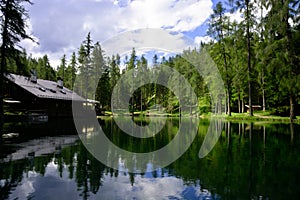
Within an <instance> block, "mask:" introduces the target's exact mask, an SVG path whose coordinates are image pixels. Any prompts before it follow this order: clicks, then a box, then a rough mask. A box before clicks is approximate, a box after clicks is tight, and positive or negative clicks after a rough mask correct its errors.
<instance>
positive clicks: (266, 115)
mask: <svg viewBox="0 0 300 200" xmlns="http://www.w3.org/2000/svg"><path fill="white" fill-rule="evenodd" d="M223 117H225V118H226V120H228V121H269V122H282V123H290V122H291V120H290V118H289V117H281V116H276V115H272V114H271V113H270V112H269V111H265V112H263V111H257V112H254V116H249V113H232V114H231V116H228V115H225V114H224V115H223ZM293 122H294V123H300V116H297V118H296V119H294V120H293Z"/></svg>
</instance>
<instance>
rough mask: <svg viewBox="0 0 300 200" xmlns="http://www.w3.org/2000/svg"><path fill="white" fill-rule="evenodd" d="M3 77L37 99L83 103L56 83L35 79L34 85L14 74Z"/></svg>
mask: <svg viewBox="0 0 300 200" xmlns="http://www.w3.org/2000/svg"><path fill="white" fill-rule="evenodd" d="M5 77H6V78H7V79H8V80H10V81H11V82H13V83H15V84H16V85H18V86H20V87H21V88H23V89H24V90H26V91H28V92H30V93H31V94H33V95H34V96H37V97H39V98H46V99H61V100H73V101H85V99H84V98H83V97H81V96H79V95H78V94H76V93H75V92H73V91H72V90H69V89H68V88H66V87H63V88H60V87H58V86H57V83H56V82H54V81H49V80H43V79H37V82H36V83H34V82H32V81H31V80H30V78H29V77H26V76H21V75H16V74H6V75H5Z"/></svg>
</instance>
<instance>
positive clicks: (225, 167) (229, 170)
mask: <svg viewBox="0 0 300 200" xmlns="http://www.w3.org/2000/svg"><path fill="white" fill-rule="evenodd" d="M101 123H102V124H103V126H102V127H103V129H104V131H105V133H106V134H107V137H109V139H110V140H111V141H114V142H115V143H116V144H119V145H120V146H122V148H126V149H129V150H134V151H137V152H143V151H151V150H153V149H154V148H159V147H161V146H163V145H165V144H167V143H168V141H170V140H171V139H172V138H173V137H174V135H173V134H172V133H173V131H174V130H177V129H178V121H177V119H172V120H168V121H167V123H166V126H165V127H164V128H163V130H162V132H161V133H159V134H157V135H156V136H155V137H154V138H152V139H150V140H148V141H144V140H142V141H140V140H135V138H132V137H128V136H127V135H124V134H122V132H121V131H120V130H119V129H118V128H117V127H116V125H115V124H114V122H113V121H112V120H111V119H106V120H104V121H101ZM44 126H45V127H47V128H48V131H47V130H44V131H45V132H49V127H50V126H51V124H50V125H49V124H47V125H44ZM41 127H42V126H41V125H39V127H37V126H33V125H28V129H26V128H23V132H22V130H21V129H19V130H18V133H19V134H20V136H19V137H20V138H21V139H20V138H2V140H1V150H2V149H6V150H5V151H1V163H0V199H15V198H19V199H145V198H146V199H147V198H148V199H149V198H152V199H297V198H298V197H299V195H300V192H299V191H300V180H299V178H298V177H299V175H300V167H299V166H300V157H299V153H300V146H299V143H300V140H299V139H300V138H299V134H298V133H299V130H300V127H299V125H295V124H294V125H290V124H263V123H229V122H228V123H225V126H224V128H223V131H222V134H221V136H220V139H219V141H218V142H217V144H216V146H215V147H214V149H213V151H212V152H210V153H209V154H208V155H207V156H206V157H205V158H203V159H199V157H198V153H199V149H200V147H201V145H202V142H203V140H204V138H205V136H206V132H207V130H208V127H209V121H207V120H201V122H200V128H199V133H198V135H197V136H196V138H195V140H194V142H193V144H192V145H191V147H190V148H189V149H188V151H187V152H186V153H185V154H184V155H183V156H182V157H181V158H180V159H178V160H177V161H176V162H174V163H172V164H171V165H169V166H168V167H165V168H156V167H155V164H154V163H152V162H151V160H148V162H147V164H146V165H145V166H144V167H145V168H146V170H145V171H146V172H145V173H142V174H139V173H137V174H132V173H128V172H126V170H122V171H125V172H121V171H119V170H115V169H111V168H108V167H106V166H104V165H103V164H101V163H100V162H99V161H98V160H96V159H95V158H94V157H93V156H92V155H91V154H90V153H89V152H88V151H87V150H86V148H85V147H84V145H83V144H82V143H81V142H80V141H79V140H78V138H77V136H76V135H72V134H70V132H71V131H73V130H72V128H71V129H69V130H54V129H53V128H52V129H51V130H53V132H55V133H56V134H53V135H52V136H50V135H49V134H47V133H45V135H42V136H40V135H39V136H37V134H35V137H34V138H30V137H29V138H27V139H26V136H28V134H30V133H34V132H33V131H42V130H43V129H42V128H41ZM54 127H55V126H54ZM83 129H84V130H85V131H86V133H92V132H94V131H95V130H94V129H93V127H90V126H88V125H87V126H85V128H84V127H83ZM28 131H32V132H28ZM9 132H11V130H9ZM43 133H44V132H43ZM73 133H75V132H73ZM24 134H25V135H26V136H24ZM57 134H58V135H57ZM33 135H34V134H33ZM62 135H63V136H62ZM32 137H33V136H32ZM39 145H42V146H44V147H45V148H40V147H41V146H39ZM29 147H30V148H31V149H30V148H29ZM33 147H37V149H36V148H33ZM50 147H51V148H50ZM25 150H26V151H25ZM16 155H18V156H19V157H18V156H16ZM120 162H121V163H122V162H124V159H121V160H120ZM137 165H138V164H137ZM120 166H121V167H122V165H120ZM123 167H125V168H126V165H125V164H123ZM153 169H155V170H153Z"/></svg>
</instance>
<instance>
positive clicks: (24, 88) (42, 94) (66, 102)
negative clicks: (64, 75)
mask: <svg viewBox="0 0 300 200" xmlns="http://www.w3.org/2000/svg"><path fill="white" fill-rule="evenodd" d="M4 77H5V79H6V80H5V84H4V85H5V87H4V105H5V108H7V109H8V112H11V113H14V114H16V113H21V114H26V115H27V114H28V115H46V116H49V117H69V116H72V101H75V103H78V104H80V105H82V106H83V103H84V102H86V100H85V99H84V98H83V97H81V96H79V95H78V94H76V93H75V92H73V91H72V90H70V89H68V88H66V87H64V85H63V80H62V79H58V81H57V82H54V81H49V80H43V79H38V78H37V76H36V74H35V73H32V74H31V77H26V76H21V75H16V74H5V75H4Z"/></svg>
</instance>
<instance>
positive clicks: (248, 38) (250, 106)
mask: <svg viewBox="0 0 300 200" xmlns="http://www.w3.org/2000/svg"><path fill="white" fill-rule="evenodd" d="M249 4H250V1H249V0H246V9H247V16H246V17H247V50H248V89H249V91H248V93H249V115H250V116H253V110H252V83H251V78H252V77H251V38H250V37H251V36H250V23H249V21H250V19H249V18H250V11H249V6H250V5H249Z"/></svg>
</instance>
